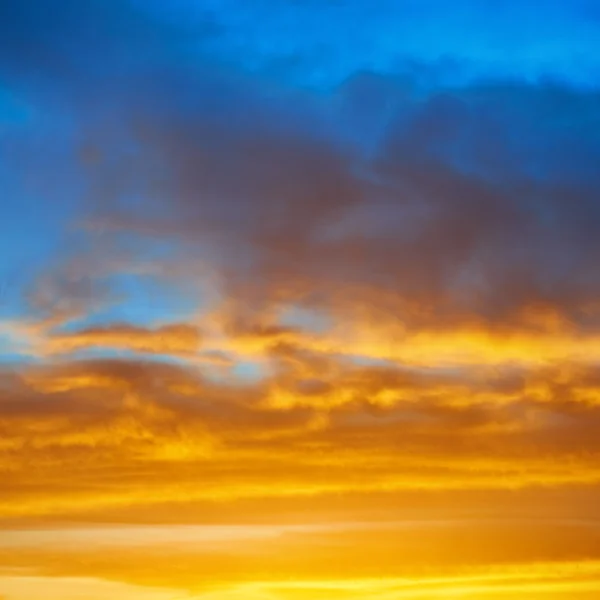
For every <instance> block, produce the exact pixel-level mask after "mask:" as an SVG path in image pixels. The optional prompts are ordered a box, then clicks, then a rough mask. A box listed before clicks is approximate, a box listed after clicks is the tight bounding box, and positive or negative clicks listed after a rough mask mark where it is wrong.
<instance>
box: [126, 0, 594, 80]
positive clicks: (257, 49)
mask: <svg viewBox="0 0 600 600" xmlns="http://www.w3.org/2000/svg"><path fill="white" fill-rule="evenodd" d="M137 4H138V5H139V6H141V7H142V8H143V9H144V10H147V11H151V12H153V13H154V14H158V15H162V17H163V18H165V19H168V20H170V21H174V22H176V23H177V22H178V23H180V24H181V23H185V25H186V26H187V27H190V26H192V24H194V23H195V24H196V26H197V27H198V28H199V29H200V28H201V27H206V25H207V24H209V23H210V24H211V25H212V30H211V31H212V32H213V34H212V35H210V36H206V37H202V38H201V40H200V41H199V47H200V48H201V50H202V52H206V50H207V49H208V50H209V51H210V52H211V54H212V55H214V56H218V57H221V58H222V59H225V60H228V61H230V62H231V63H232V64H235V65H238V66H241V67H242V68H244V69H246V70H249V71H263V72H269V73H271V74H272V75H273V76H277V77H279V78H281V79H286V80H288V81H295V82H296V83H297V84H299V85H307V86H309V87H316V88H321V89H328V88H331V87H335V86H337V85H338V84H339V83H340V82H342V81H344V80H345V79H346V78H348V77H349V76H350V75H352V74H353V73H356V72H357V71H361V70H371V71H375V72H379V73H388V74H391V73H395V72H397V70H398V69H399V68H402V65H403V64H405V63H406V61H407V60H409V61H417V62H423V63H429V64H431V63H437V62H440V61H442V62H444V61H445V62H448V61H449V62H452V61H455V62H457V63H462V64H464V65H467V66H468V70H469V71H470V72H471V73H472V74H473V75H475V76H478V77H479V76H498V77H507V76H509V77H510V76H514V75H518V76H519V77H525V78H533V79H537V78H538V77H546V76H550V77H556V78H559V79H564V80H567V81H571V82H575V83H579V84H586V83H588V84H589V83H592V84H594V83H595V82H596V81H597V76H598V73H599V67H600V53H599V52H598V49H599V47H600V36H599V35H598V34H599V31H600V23H599V22H598V19H597V18H592V17H593V15H590V11H589V3H588V2H586V1H584V0H556V1H554V2H546V3H543V5H542V4H540V3H539V2H537V1H533V0H532V1H529V2H527V1H525V2H517V1H508V2H503V3H499V2H492V1H491V0H458V1H457V2H452V3H449V2H447V1H446V0H428V1H427V0H425V1H424V0H379V1H378V2H365V1H364V0H339V1H325V2H324V1H322V0H321V1H318V2H317V1H316V0H315V1H311V0H307V1H304V2H295V1H287V2H286V1H280V0H262V1H261V0H256V1H254V2H247V1H246V0H202V1H196V0H151V1H149V2H148V1H145V0H144V1H143V2H142V1H140V0H138V1H137Z"/></svg>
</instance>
